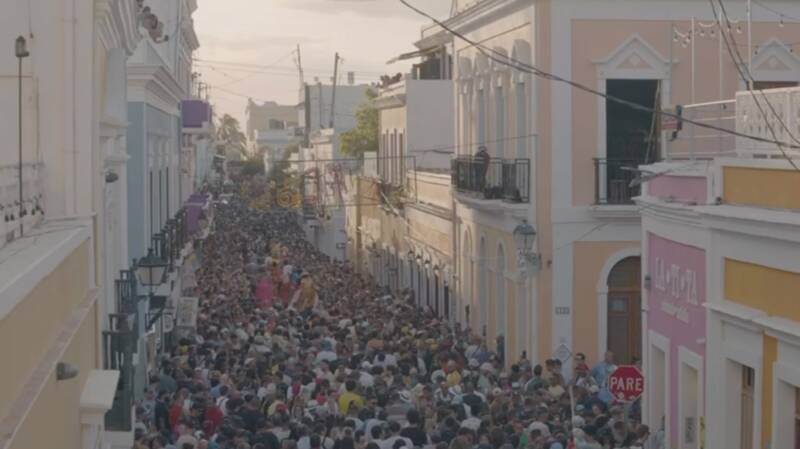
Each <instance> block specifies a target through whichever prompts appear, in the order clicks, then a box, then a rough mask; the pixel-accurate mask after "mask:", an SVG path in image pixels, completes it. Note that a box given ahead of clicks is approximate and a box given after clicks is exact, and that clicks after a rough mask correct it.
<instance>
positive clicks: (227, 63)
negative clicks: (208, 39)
mask: <svg viewBox="0 0 800 449" xmlns="http://www.w3.org/2000/svg"><path fill="white" fill-rule="evenodd" d="M295 51H296V50H292V53H294V52H295ZM194 61H195V62H200V63H205V64H209V65H216V66H231V67H241V68H248V69H270V68H273V67H271V66H269V65H261V64H252V63H247V62H234V61H220V60H211V59H200V58H194ZM278 68H280V69H286V70H293V71H294V70H296V69H297V68H296V67H278ZM306 69H310V70H311V71H316V72H325V73H329V69H325V68H319V67H317V68H314V67H308V68H307V67H305V66H303V70H304V71H305V70H306ZM352 71H354V72H356V73H363V74H370V75H378V76H380V75H385V74H386V72H379V71H372V70H366V69H355V70H352Z"/></svg>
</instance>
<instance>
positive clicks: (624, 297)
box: [607, 257, 642, 365]
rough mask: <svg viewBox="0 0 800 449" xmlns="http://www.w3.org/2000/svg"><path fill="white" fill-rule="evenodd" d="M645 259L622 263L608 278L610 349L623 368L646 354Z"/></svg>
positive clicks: (635, 258)
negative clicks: (643, 262) (643, 325)
mask: <svg viewBox="0 0 800 449" xmlns="http://www.w3.org/2000/svg"><path fill="white" fill-rule="evenodd" d="M640 273H641V259H640V258H639V257H629V258H627V259H624V260H622V261H620V262H619V263H618V264H617V265H616V266H615V267H614V268H613V269H612V270H611V274H610V275H609V277H608V342H607V343H608V350H609V351H611V352H613V353H614V358H615V360H616V363H617V364H619V365H628V364H633V359H634V358H636V359H640V358H641V355H642V291H641V287H640V284H639V282H640Z"/></svg>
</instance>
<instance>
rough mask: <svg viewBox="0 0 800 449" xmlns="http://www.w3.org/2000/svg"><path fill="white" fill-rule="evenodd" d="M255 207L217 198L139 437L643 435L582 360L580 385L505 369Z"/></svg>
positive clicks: (339, 440)
mask: <svg viewBox="0 0 800 449" xmlns="http://www.w3.org/2000/svg"><path fill="white" fill-rule="evenodd" d="M248 204H249V201H247V199H246V198H242V197H241V196H239V195H238V194H236V195H234V196H232V197H231V198H228V199H226V200H225V201H224V202H218V203H217V206H216V207H217V210H216V211H215V216H216V217H217V218H216V222H215V226H214V231H213V232H212V233H211V234H210V235H209V237H208V238H207V239H206V240H205V242H204V244H203V245H202V250H201V261H202V262H201V266H200V268H199V269H198V271H197V274H196V277H197V279H198V286H197V290H198V291H197V292H196V293H197V296H199V297H200V298H201V303H200V313H199V318H198V322H197V333H196V335H195V337H194V339H193V340H190V339H182V340H181V341H180V342H179V344H178V346H177V347H176V348H175V349H174V351H173V353H172V354H171V355H169V356H166V355H165V356H164V359H163V360H162V361H161V374H160V375H159V376H156V377H153V378H152V379H151V382H156V383H157V385H152V387H154V388H152V389H153V391H159V392H160V393H159V397H158V399H157V401H156V403H155V405H154V407H153V408H152V409H147V408H141V407H140V410H139V414H138V419H139V422H140V424H139V425H137V427H141V428H142V430H144V428H145V427H147V428H149V429H151V430H157V431H158V432H159V433H160V434H161V435H168V434H169V433H170V432H173V431H174V432H175V433H176V434H177V435H178V438H177V443H176V446H175V447H178V448H181V447H183V446H182V444H183V443H191V444H197V447H199V448H206V447H222V448H236V449H243V448H251V447H252V448H253V449H265V448H269V449H277V448H279V447H283V448H294V447H297V448H299V449H318V448H320V447H323V448H325V449H333V448H341V449H353V448H368V449H399V448H401V447H407V448H409V449H410V448H411V447H436V448H445V447H454V448H469V447H471V446H473V445H474V444H477V445H478V447H495V448H508V449H510V448H518V447H530V448H542V447H551V448H552V447H558V446H553V445H552V444H554V443H559V444H560V445H561V446H560V447H566V443H567V436H568V434H569V431H570V430H569V429H570V423H571V424H572V425H575V426H576V427H583V428H584V432H592V433H595V431H596V429H600V428H603V427H604V426H605V425H606V424H607V422H608V421H609V420H612V421H618V423H614V424H612V425H609V426H608V428H609V429H613V430H614V432H613V433H609V434H608V435H605V434H603V433H602V432H601V433H600V434H598V437H599V438H601V440H605V439H610V438H614V439H618V440H619V441H620V443H623V442H624V443H625V444H626V447H627V446H628V445H630V444H634V443H635V441H636V440H637V439H639V438H642V439H643V438H645V437H646V436H647V428H646V427H644V426H642V427H638V428H637V427H636V425H635V424H632V425H631V426H630V427H629V428H630V429H632V431H630V432H624V431H622V430H621V429H624V428H625V426H624V423H623V418H624V413H623V412H624V410H623V408H622V407H618V406H617V407H612V408H610V409H609V408H608V407H607V406H606V404H605V403H604V402H603V401H601V400H592V399H590V394H591V393H593V392H596V391H597V382H596V381H595V380H594V379H593V378H592V377H591V376H590V375H588V374H589V373H588V367H586V365H585V364H580V365H579V366H578V368H577V372H578V374H577V376H576V378H575V379H565V378H564V377H563V376H562V375H561V373H560V364H556V363H551V361H549V360H548V363H547V368H546V369H545V371H542V366H540V365H536V366H535V367H534V366H532V364H531V362H530V361H528V360H524V359H523V360H513V361H510V362H509V363H508V364H507V366H510V370H504V369H503V367H504V365H506V363H505V362H504V360H503V355H502V349H501V350H500V353H499V354H498V353H497V352H493V351H490V350H487V348H486V345H485V344H484V342H483V341H482V340H481V339H480V338H478V337H476V336H472V337H470V336H468V335H467V334H466V332H462V331H459V330H458V329H453V328H451V327H450V326H449V325H448V324H447V323H446V322H443V321H439V320H437V319H436V318H435V316H434V315H433V314H432V313H431V311H430V310H425V311H422V310H418V309H416V308H415V307H414V305H413V299H411V298H402V297H398V296H397V295H395V296H392V295H387V294H386V291H385V289H383V288H381V287H379V286H378V285H377V284H376V283H374V282H373V281H372V280H371V279H369V278H365V277H364V276H362V275H359V274H356V273H354V272H353V271H352V270H351V269H350V267H349V266H348V265H347V264H346V263H340V262H331V261H330V260H329V258H328V257H327V256H325V255H324V254H321V253H320V252H319V251H317V250H316V249H314V248H313V247H312V245H311V244H310V243H309V242H308V241H306V239H305V234H304V233H303V231H302V229H301V228H300V226H299V225H298V223H297V214H296V211H292V210H280V209H275V210H269V211H266V212H265V211H260V210H256V209H251V208H249V207H248ZM604 368H607V367H605V366H604V365H602V364H601V365H598V367H597V369H596V372H595V373H594V375H596V376H603V375H605V374H607V373H603V372H602V369H604ZM567 390H569V394H567ZM571 401H574V402H575V403H576V404H577V407H576V408H575V410H577V411H578V412H577V413H575V415H572V413H571V409H572V408H573V407H571ZM630 418H631V419H633V418H634V417H633V416H631V417H630ZM584 424H589V425H587V426H585V427H584ZM142 441H149V442H150V447H164V444H165V443H166V440H165V439H164V437H163V436H155V437H151V438H149V439H148V438H146V439H145V440H142ZM295 442H296V443H295ZM154 444H155V445H154ZM587 447H589V446H587Z"/></svg>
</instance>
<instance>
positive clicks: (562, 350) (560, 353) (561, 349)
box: [553, 343, 572, 363]
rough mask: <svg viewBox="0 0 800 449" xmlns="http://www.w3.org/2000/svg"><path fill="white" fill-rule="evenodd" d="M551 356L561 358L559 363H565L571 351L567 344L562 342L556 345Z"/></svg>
mask: <svg viewBox="0 0 800 449" xmlns="http://www.w3.org/2000/svg"><path fill="white" fill-rule="evenodd" d="M553 357H555V358H557V359H558V360H561V363H567V360H569V358H570V357H572V351H570V350H569V347H568V346H567V345H565V344H563V343H562V344H560V345H558V347H557V348H556V350H555V352H553Z"/></svg>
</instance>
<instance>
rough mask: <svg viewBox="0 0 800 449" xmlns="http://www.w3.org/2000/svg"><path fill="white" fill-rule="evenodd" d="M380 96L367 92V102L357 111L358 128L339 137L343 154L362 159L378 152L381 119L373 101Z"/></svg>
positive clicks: (371, 91)
mask: <svg viewBox="0 0 800 449" xmlns="http://www.w3.org/2000/svg"><path fill="white" fill-rule="evenodd" d="M377 96H378V94H377V93H376V92H375V91H373V90H372V89H368V90H367V92H366V97H367V98H366V100H365V101H364V102H362V103H361V104H360V105H359V106H358V109H356V127H355V128H353V129H351V130H350V131H346V132H343V133H342V134H340V135H339V144H340V149H341V151H342V154H345V155H347V156H350V157H361V155H363V154H364V153H365V152H370V151H373V152H377V151H378V135H379V134H380V129H379V117H378V109H377V108H375V106H374V105H373V100H374V99H375V98H376V97H377Z"/></svg>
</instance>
